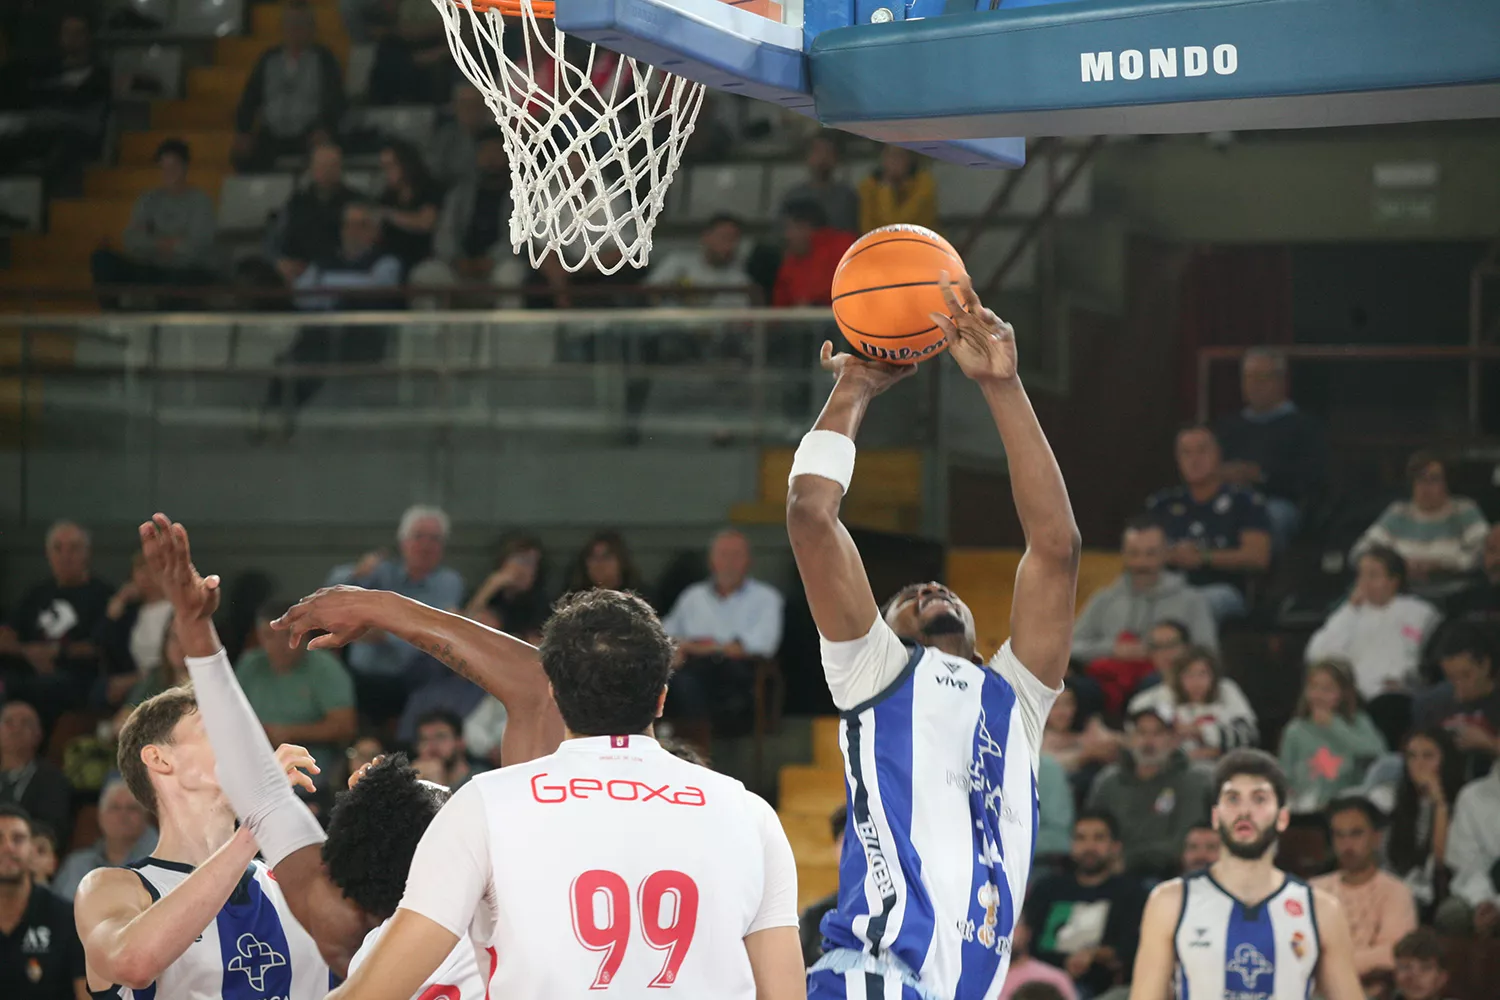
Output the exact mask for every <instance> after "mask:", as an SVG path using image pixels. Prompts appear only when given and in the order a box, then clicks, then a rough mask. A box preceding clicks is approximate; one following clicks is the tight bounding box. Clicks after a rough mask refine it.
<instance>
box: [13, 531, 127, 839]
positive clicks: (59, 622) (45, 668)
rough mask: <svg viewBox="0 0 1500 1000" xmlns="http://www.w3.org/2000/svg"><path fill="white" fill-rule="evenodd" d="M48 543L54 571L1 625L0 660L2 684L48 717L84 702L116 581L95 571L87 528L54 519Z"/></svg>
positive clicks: (96, 670)
mask: <svg viewBox="0 0 1500 1000" xmlns="http://www.w3.org/2000/svg"><path fill="white" fill-rule="evenodd" d="M46 545H47V565H48V567H49V568H50V569H51V571H52V575H51V578H50V579H48V580H45V581H43V582H41V583H39V584H37V585H36V586H34V587H32V588H31V589H30V590H28V591H27V592H26V593H25V594H24V595H22V597H21V601H20V603H19V604H17V605H16V607H15V609H14V610H13V611H12V613H11V617H10V621H9V622H8V623H7V624H6V625H3V626H0V663H3V662H4V661H5V660H6V658H9V659H10V664H9V665H8V666H6V667H5V669H4V674H5V675H8V677H7V678H6V679H7V687H8V688H9V689H10V690H11V691H12V692H13V693H15V692H19V693H20V694H22V695H23V696H27V697H30V698H33V699H34V700H35V701H36V703H37V708H38V709H40V710H41V712H42V714H43V715H44V716H45V717H47V718H49V719H50V718H52V717H53V715H54V714H55V713H56V712H59V711H64V710H67V709H69V708H78V707H80V706H82V705H83V704H84V702H85V701H86V700H87V698H88V696H89V693H90V692H91V691H92V690H93V687H94V683H95V681H96V680H97V678H98V676H99V646H98V644H97V643H96V642H95V641H94V636H95V635H96V634H97V633H98V630H99V624H100V622H101V621H103V619H104V611H105V608H106V607H107V606H108V605H109V599H110V596H111V595H112V594H113V593H114V588H113V587H111V586H110V585H109V584H107V583H105V582H104V581H103V580H100V579H99V578H98V577H96V576H94V573H93V569H92V567H91V556H92V546H91V543H90V541H89V533H88V532H87V531H85V530H84V529H83V528H82V527H80V526H79V525H77V524H74V523H73V522H72V521H58V522H57V523H55V524H53V525H52V527H51V528H49V529H48V530H47V542H46ZM33 813H35V810H33ZM40 818H41V819H42V820H44V821H50V819H51V817H49V816H46V815H42V816H40Z"/></svg>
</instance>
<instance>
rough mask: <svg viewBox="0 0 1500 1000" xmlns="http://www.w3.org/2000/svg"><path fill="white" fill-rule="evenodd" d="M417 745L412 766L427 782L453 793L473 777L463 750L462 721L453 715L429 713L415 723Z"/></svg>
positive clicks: (439, 711) (472, 769) (438, 712)
mask: <svg viewBox="0 0 1500 1000" xmlns="http://www.w3.org/2000/svg"><path fill="white" fill-rule="evenodd" d="M416 744H417V745H416V750H417V755H416V760H414V761H412V766H413V767H415V768H416V769H417V773H418V774H420V775H421V776H422V777H424V778H426V779H427V780H428V781H435V782H437V783H438V784H439V785H444V786H446V787H447V788H449V789H451V790H452V791H455V792H456V791H458V790H459V789H460V788H461V787H463V785H464V783H465V782H467V781H468V780H469V779H470V778H472V777H473V776H474V767H473V765H472V764H470V763H469V757H468V754H467V753H466V751H465V749H464V736H463V720H461V719H460V718H459V717H458V716H456V715H454V714H453V713H452V712H445V711H442V710H438V711H434V712H428V713H427V714H426V715H424V716H422V717H421V718H420V719H418V720H417V740H416Z"/></svg>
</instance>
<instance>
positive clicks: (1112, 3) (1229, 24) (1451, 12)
mask: <svg viewBox="0 0 1500 1000" xmlns="http://www.w3.org/2000/svg"><path fill="white" fill-rule="evenodd" d="M1225 45H1228V46H1232V47H1233V60H1232V65H1231V62H1230V56H1229V54H1228V52H1227V51H1226V52H1225V53H1223V54H1222V58H1221V59H1220V61H1219V62H1218V63H1217V65H1216V64H1215V63H1214V62H1213V59H1212V55H1213V53H1214V51H1215V49H1216V47H1218V46H1225ZM1188 46H1197V47H1201V48H1202V49H1203V50H1204V51H1205V52H1206V53H1208V54H1209V57H1210V58H1209V65H1208V68H1207V71H1206V72H1205V73H1203V74H1201V75H1197V76H1192V77H1189V76H1186V75H1185V68H1186V67H1185V61H1186V58H1187V57H1186V56H1185V55H1184V49H1185V47H1188ZM1153 49H1156V50H1158V52H1159V53H1160V58H1161V60H1162V61H1161V65H1160V66H1159V67H1157V68H1158V69H1159V71H1160V73H1159V75H1158V76H1157V77H1156V78H1153V75H1152V68H1153V67H1152V55H1153V54H1152V51H1151V50H1153ZM1127 51H1133V52H1135V53H1136V54H1137V56H1138V57H1139V59H1140V62H1139V63H1137V62H1135V61H1134V57H1132V61H1131V62H1130V63H1129V65H1128V66H1126V65H1125V64H1124V63H1123V62H1122V61H1121V54H1122V53H1125V52H1127ZM1168 52H1171V53H1173V54H1174V55H1173V58H1174V59H1175V60H1176V70H1177V76H1175V77H1169V76H1166V75H1165V73H1166V69H1167V64H1166V61H1165V60H1166V56H1167V53H1168ZM1086 53H1087V54H1092V55H1093V56H1094V59H1095V62H1094V65H1092V66H1091V67H1089V68H1087V69H1086V67H1085V64H1084V55H1085V54H1086ZM1100 53H1109V54H1110V55H1109V59H1110V63H1111V67H1112V68H1111V75H1112V79H1107V80H1106V79H1097V80H1087V79H1085V76H1086V74H1087V73H1088V72H1090V71H1092V72H1093V73H1094V75H1096V76H1097V75H1100V66H1099V65H1098V62H1097V60H1098V58H1099V57H1098V54H1100ZM809 63H810V68H811V75H812V83H813V96H814V98H815V99H816V103H815V106H816V108H817V111H818V115H819V117H820V118H822V120H824V121H825V122H828V123H830V124H833V125H837V126H839V127H841V128H849V129H851V130H854V131H860V130H861V126H876V127H870V128H866V129H865V131H866V133H867V134H874V135H876V136H877V137H880V138H887V139H907V140H910V139H921V138H946V137H954V136H963V135H975V134H979V135H983V134H992V133H989V132H985V131H982V129H984V128H986V127H990V128H994V127H996V126H1000V127H1014V126H1015V125H1017V124H1018V123H1027V124H1039V125H1042V126H1045V124H1046V123H1047V122H1048V121H1049V120H1051V119H1049V116H1048V115H1046V114H1044V113H1047V112H1058V111H1060V110H1062V109H1072V110H1074V111H1079V110H1085V109H1115V113H1112V114H1108V115H1095V116H1092V117H1090V118H1078V119H1076V120H1078V121H1081V122H1083V123H1084V124H1086V125H1087V126H1088V127H1087V128H1086V129H1081V130H1086V131H1122V132H1129V131H1174V130H1178V129H1174V128H1172V127H1170V125H1171V120H1170V116H1168V117H1167V118H1164V117H1163V115H1162V114H1161V112H1160V110H1159V109H1160V108H1161V107H1162V106H1171V107H1187V106H1190V105H1193V104H1199V103H1201V104H1203V105H1204V107H1212V108H1213V109H1214V115H1213V116H1212V118H1213V120H1214V121H1215V122H1217V123H1220V124H1217V125H1213V124H1211V125H1208V126H1206V127H1222V128H1235V127H1254V126H1250V125H1244V124H1240V123H1239V122H1237V121H1236V119H1235V111H1236V108H1237V102H1245V107H1246V109H1247V111H1248V112H1253V113H1254V117H1255V120H1256V121H1258V122H1265V124H1262V125H1260V126H1259V127H1271V124H1272V123H1274V122H1275V121H1276V119H1277V116H1278V114H1279V113H1281V112H1282V111H1285V112H1286V117H1287V119H1288V120H1287V121H1286V122H1285V124H1287V125H1298V124H1312V123H1317V124H1339V123H1340V122H1339V121H1338V120H1336V119H1337V114H1338V113H1339V109H1342V108H1347V109H1348V113H1349V115H1350V116H1351V117H1357V118H1360V119H1361V120H1391V121H1400V120H1411V117H1413V116H1416V117H1437V118H1441V117H1479V116H1483V115H1486V114H1500V88H1494V87H1490V86H1486V85H1491V84H1495V83H1500V2H1496V0H1197V2H1183V0H1176V2H1172V0H1077V2H1072V3H1056V4H1046V5H1037V6H1029V7H1024V8H1020V9H1013V10H1012V9H1007V6H1002V7H1001V8H1000V9H998V10H994V11H983V12H979V13H961V14H953V15H950V16H945V17H935V18H927V19H924V20H907V21H899V22H892V23H889V24H879V25H854V26H850V27H844V28H836V29H832V30H829V31H826V32H822V33H820V34H819V35H818V36H817V37H816V38H815V39H813V41H812V44H811V46H810V48H809ZM1137 68H1140V69H1141V70H1142V72H1141V75H1140V77H1139V78H1138V79H1125V78H1124V76H1123V75H1122V74H1123V72H1124V70H1125V69H1129V70H1130V71H1132V72H1133V71H1134V70H1136V69H1137ZM1226 68H1232V72H1221V71H1222V70H1224V69H1226ZM1476 85H1477V86H1476ZM1435 87H1436V88H1452V89H1451V93H1452V94H1453V95H1454V97H1453V100H1452V101H1451V106H1450V104H1448V103H1445V101H1447V97H1446V95H1447V94H1448V93H1449V91H1433V92H1428V93H1424V92H1423V90H1422V88H1435ZM1380 92H1396V93H1397V94H1398V95H1399V99H1395V100H1392V101H1390V102H1389V103H1390V107H1389V108H1388V109H1385V110H1384V113H1387V114H1389V115H1390V117H1387V118H1385V119H1381V118H1380V117H1379V116H1380V115H1381V114H1382V113H1383V111H1382V108H1381V107H1380V102H1379V101H1378V100H1376V101H1371V102H1366V103H1365V104H1360V105H1355V104H1352V103H1350V102H1348V101H1343V100H1341V101H1330V102H1327V104H1326V106H1324V105H1320V104H1319V103H1318V102H1317V101H1305V100H1292V99H1294V98H1303V97H1317V96H1319V95H1349V94H1358V93H1371V94H1377V95H1378V94H1379V93H1380ZM1268 98H1270V99H1273V101H1272V102H1271V103H1269V104H1268V102H1267V99H1268ZM1274 99H1283V101H1284V103H1283V104H1278V103H1276V101H1275V100H1274ZM1330 108H1332V109H1333V110H1332V111H1330V110H1329V109H1330ZM1135 109H1142V111H1141V113H1140V114H1135ZM1145 109H1152V110H1150V111H1149V112H1148V111H1146V110H1145ZM1320 115H1322V116H1332V117H1333V119H1334V120H1326V118H1325V120H1319V121H1316V122H1314V121H1313V119H1317V118H1318V116H1320ZM1371 116H1374V117H1371ZM1054 117H1055V118H1056V120H1057V121H1059V122H1063V121H1066V115H1057V116H1054ZM1267 118H1269V119H1270V120H1271V121H1270V122H1266V119H1267ZM1164 121H1165V122H1166V124H1167V126H1168V127H1159V126H1161V125H1162V123H1163V122H1164ZM1143 124H1149V125H1154V126H1158V127H1146V128H1143V127H1140V126H1142V125H1143ZM879 126H890V127H879ZM1100 126H1104V127H1100ZM1200 127H1205V126H1203V125H1202V123H1201V121H1197V122H1195V124H1194V125H1193V129H1192V130H1196V129H1197V128H1200ZM972 129H980V130H981V131H977V132H976V131H973V130H972ZM1183 130H1187V129H1183ZM1032 134H1049V130H1047V129H1046V128H1045V127H1041V128H1035V129H1033V131H1032ZM1050 134H1067V132H1066V130H1065V129H1063V128H1059V129H1057V130H1056V131H1055V132H1053V133H1050Z"/></svg>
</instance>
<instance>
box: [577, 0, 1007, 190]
mask: <svg viewBox="0 0 1500 1000" xmlns="http://www.w3.org/2000/svg"><path fill="white" fill-rule="evenodd" d="M852 11H853V3H852V0H806V4H805V6H804V9H803V14H804V23H807V21H808V19H809V18H813V19H814V20H816V19H817V18H820V17H821V18H823V19H824V20H823V21H822V22H819V23H833V22H837V23H840V24H847V23H848V19H849V17H850V16H852ZM556 18H557V26H558V27H559V28H561V29H562V30H563V31H564V33H566V34H568V35H572V36H574V37H576V38H581V39H584V40H585V41H590V42H594V43H596V44H598V45H602V46H604V47H605V48H607V49H611V50H613V51H615V52H620V53H622V54H624V55H627V56H632V57H634V58H636V59H639V60H641V61H642V62H645V63H648V64H650V65H652V66H656V67H659V68H661V69H664V70H667V71H669V72H671V73H675V74H676V75H678V76H681V77H686V78H687V79H689V80H697V81H698V82H700V83H703V84H706V85H708V86H710V87H713V88H715V89H718V90H724V91H728V92H730V93H735V94H743V95H745V96H746V97H753V98H755V99H757V100H761V101H769V102H771V103H774V104H779V105H781V106H782V107H785V108H790V109H791V110H793V111H798V112H801V113H803V114H807V115H809V116H813V117H816V115H815V113H814V109H813V100H812V96H811V93H810V91H811V85H810V83H809V81H808V77H807V69H806V66H807V60H806V57H805V56H804V54H803V51H802V31H801V30H799V29H798V28H796V27H794V26H787V25H779V24H775V23H774V22H771V21H768V20H766V19H765V18H763V17H760V16H759V15H757V14H751V13H749V12H747V11H743V10H739V9H737V8H734V7H731V6H729V5H728V4H724V3H720V2H719V0H700V2H696V3H683V2H682V0H567V2H566V3H560V4H558V5H557V14H556ZM849 131H852V132H855V133H859V129H857V128H853V129H849ZM902 145H907V146H910V148H912V149H915V150H917V151H919V152H922V153H925V154H927V155H928V156H932V157H934V158H936V159H940V160H947V161H949V162H952V163H961V164H964V165H966V166H975V167H1019V166H1021V165H1022V164H1024V163H1025V162H1026V141H1025V140H1024V139H990V138H977V139H964V140H961V141H953V142H949V141H933V140H926V141H920V142H912V143H902Z"/></svg>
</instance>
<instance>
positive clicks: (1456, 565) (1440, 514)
mask: <svg viewBox="0 0 1500 1000" xmlns="http://www.w3.org/2000/svg"><path fill="white" fill-rule="evenodd" d="M1406 478H1407V480H1408V481H1409V482H1410V483H1411V499H1410V500H1397V501H1396V502H1395V503H1392V504H1391V505H1390V506H1389V507H1387V508H1386V509H1385V512H1384V513H1383V514H1381V515H1380V517H1379V518H1377V519H1376V521H1375V523H1374V524H1372V525H1370V527H1369V530H1367V531H1366V532H1365V533H1364V535H1362V536H1361V537H1360V539H1359V541H1358V542H1356V543H1355V544H1354V549H1353V551H1352V552H1351V553H1350V557H1351V558H1354V559H1358V558H1359V557H1360V556H1361V555H1362V554H1364V553H1365V552H1368V551H1369V550H1370V549H1372V548H1375V547H1376V546H1385V547H1386V548H1390V549H1394V550H1395V551H1396V552H1399V553H1400V554H1401V558H1403V559H1405V560H1406V572H1407V576H1408V577H1409V578H1410V579H1411V581H1412V582H1413V583H1414V584H1435V585H1436V584H1442V583H1443V582H1445V581H1451V580H1452V579H1453V578H1454V577H1455V576H1456V575H1458V574H1462V573H1468V572H1470V571H1471V570H1474V569H1475V568H1477V567H1478V566H1479V565H1480V559H1481V556H1482V554H1483V550H1484V539H1485V536H1486V535H1487V534H1488V533H1489V530H1490V528H1489V525H1488V524H1487V523H1486V522H1485V519H1484V514H1483V513H1482V512H1481V511H1480V509H1479V506H1478V505H1477V504H1476V503H1474V501H1473V500H1470V499H1469V498H1468V497H1455V496H1452V495H1451V494H1449V492H1448V471H1447V467H1446V465H1445V464H1444V462H1443V459H1442V458H1440V457H1439V456H1438V455H1436V454H1435V453H1433V452H1430V451H1419V452H1417V453H1416V454H1415V455H1413V456H1412V457H1411V459H1410V460H1409V461H1408V462H1407V463H1406Z"/></svg>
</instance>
